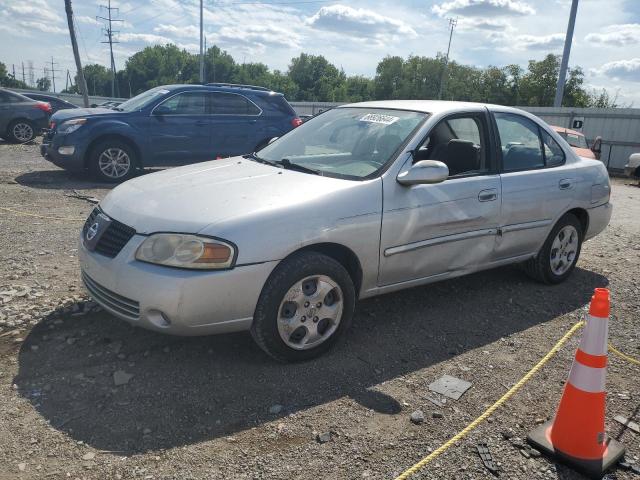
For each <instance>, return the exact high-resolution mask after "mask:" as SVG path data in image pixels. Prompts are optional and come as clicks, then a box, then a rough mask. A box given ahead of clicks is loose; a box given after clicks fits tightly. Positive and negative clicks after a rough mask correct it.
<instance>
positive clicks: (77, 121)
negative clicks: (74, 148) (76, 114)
mask: <svg viewBox="0 0 640 480" xmlns="http://www.w3.org/2000/svg"><path fill="white" fill-rule="evenodd" d="M85 123H87V119H86V118H74V119H73V120H67V121H66V122H63V123H62V124H60V126H59V127H58V133H71V132H75V131H76V130H78V129H79V128H80V127H81V126H82V125H84V124H85Z"/></svg>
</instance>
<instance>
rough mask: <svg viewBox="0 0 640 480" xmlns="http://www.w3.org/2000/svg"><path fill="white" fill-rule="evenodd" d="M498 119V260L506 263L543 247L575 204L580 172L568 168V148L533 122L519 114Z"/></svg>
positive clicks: (504, 115) (509, 114)
mask: <svg viewBox="0 0 640 480" xmlns="http://www.w3.org/2000/svg"><path fill="white" fill-rule="evenodd" d="M494 117H495V121H496V125H497V130H498V135H499V139H500V142H499V143H500V146H501V152H502V155H501V156H502V169H501V175H500V177H501V182H502V213H501V221H500V232H501V235H500V236H499V237H498V238H497V242H496V252H495V256H496V259H497V260H506V259H509V258H514V257H519V256H521V255H528V254H531V253H536V252H537V251H538V249H539V248H540V247H541V246H542V244H543V243H544V240H545V238H546V237H547V235H548V232H549V231H550V230H551V228H552V223H553V222H554V221H556V220H557V219H558V217H559V216H560V215H561V214H562V213H564V212H565V211H566V210H567V208H568V207H569V205H570V203H571V201H572V198H573V192H574V191H575V190H574V183H575V178H574V177H575V169H574V168H573V167H572V166H570V165H565V154H564V152H563V151H562V148H561V147H560V146H559V145H558V144H557V142H556V141H555V140H554V139H553V138H552V137H551V135H549V134H548V133H547V132H545V131H544V130H543V129H541V128H540V127H539V126H538V125H537V124H536V123H534V122H533V121H532V120H530V119H528V118H526V117H524V116H522V115H518V114H513V113H495V114H494Z"/></svg>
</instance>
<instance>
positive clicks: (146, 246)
mask: <svg viewBox="0 0 640 480" xmlns="http://www.w3.org/2000/svg"><path fill="white" fill-rule="evenodd" d="M609 194H610V184H609V177H608V174H607V171H606V169H605V167H604V166H603V164H602V163H601V162H599V161H596V160H588V159H584V158H580V157H578V156H577V155H576V154H575V153H574V152H573V150H572V149H571V147H570V146H569V145H568V144H567V143H566V142H565V141H564V140H563V139H562V138H561V137H560V136H559V135H558V134H556V133H555V132H554V131H553V130H552V129H551V128H549V127H548V126H547V125H546V124H545V123H544V122H542V121H541V120H540V119H538V118H537V117H534V116H533V115H530V114H528V113H526V112H523V111H520V110H517V109H513V108H507V107H500V106H494V105H481V104H472V103H454V102H434V101H381V102H367V103H359V104H353V105H345V106H342V107H339V108H335V109H333V110H329V111H327V112H325V113H323V114H321V115H318V116H316V117H314V118H312V119H311V120H309V121H308V122H306V123H304V124H303V125H302V126H300V127H298V128H296V129H295V130H293V131H291V132H290V133H288V134H286V135H285V136H284V137H281V138H279V139H276V140H275V141H273V142H271V143H270V144H269V145H267V146H266V147H264V148H263V149H262V150H260V151H259V152H257V153H254V154H251V155H245V156H243V157H235V158H228V159H224V160H216V161H212V162H207V163H200V164H196V165H189V166H186V167H181V168H176V169H172V170H165V171H162V172H159V173H154V174H151V175H145V176H142V177H139V178H136V179H133V180H130V181H128V182H126V183H124V184H122V185H120V186H118V187H117V188H115V189H114V190H113V191H112V192H111V193H110V194H109V195H108V196H107V197H106V198H105V199H104V200H103V201H102V202H101V204H100V205H99V207H97V208H96V209H95V210H94V212H93V213H92V214H91V216H90V217H89V219H88V220H87V222H86V224H85V227H84V229H83V232H82V236H81V240H80V262H81V269H82V278H83V280H84V283H85V285H86V287H87V289H88V291H89V292H90V294H91V295H92V297H93V298H94V299H95V300H96V301H97V302H98V303H100V304H101V305H102V306H103V307H104V308H105V309H106V310H108V311H109V312H111V313H112V314H113V315H115V316H117V317H120V318H122V319H123V320H126V321H128V322H130V323H132V324H134V325H139V326H141V327H145V328H149V329H153V330H157V331H161V332H166V333H171V334H177V335H204V334H212V333H224V332H233V331H241V330H249V331H250V332H251V334H252V335H253V338H254V339H255V340H256V342H257V343H258V344H259V345H260V347H262V348H263V349H264V350H265V351H266V352H267V353H268V354H270V355H271V356H272V357H274V358H276V359H278V360H283V361H292V360H304V359H308V358H311V357H314V356H316V355H319V354H321V353H322V352H324V351H326V350H327V349H328V348H330V347H331V346H332V345H333V344H334V343H335V342H336V341H337V340H338V338H339V337H340V336H341V335H342V334H343V333H344V331H345V330H346V329H347V328H348V327H349V324H350V322H351V319H352V317H353V313H354V308H355V306H356V301H357V300H358V299H362V298H367V297H372V296H374V295H379V294H382V293H387V292H391V291H395V290H400V289H403V288H408V287H415V286H418V285H424V284H426V283H429V282H434V281H438V280H443V279H446V278H451V277H456V276H459V275H465V274H467V273H471V272H477V271H479V270H484V269H488V268H493V267H496V266H499V265H505V264H511V263H522V264H524V266H525V271H526V272H527V273H528V274H529V275H531V276H532V277H533V278H535V279H537V280H539V281H541V282H545V283H549V284H555V283H559V282H562V281H563V280H565V279H566V278H567V277H568V276H569V275H570V274H571V272H572V271H573V269H574V267H575V265H576V262H577V260H578V256H579V255H580V248H581V246H582V243H583V242H584V241H585V240H588V239H590V238H592V237H593V236H595V235H597V234H598V233H600V232H601V231H602V230H604V228H605V227H606V226H607V224H608V223H609V219H610V216H611V209H612V207H611V204H610V203H609Z"/></svg>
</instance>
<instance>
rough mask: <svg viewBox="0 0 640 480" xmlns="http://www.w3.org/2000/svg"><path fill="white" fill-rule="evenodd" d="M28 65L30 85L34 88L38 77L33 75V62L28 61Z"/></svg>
mask: <svg viewBox="0 0 640 480" xmlns="http://www.w3.org/2000/svg"><path fill="white" fill-rule="evenodd" d="M27 65H28V68H29V85H31V86H32V87H35V86H36V76H35V74H34V73H33V60H28V61H27Z"/></svg>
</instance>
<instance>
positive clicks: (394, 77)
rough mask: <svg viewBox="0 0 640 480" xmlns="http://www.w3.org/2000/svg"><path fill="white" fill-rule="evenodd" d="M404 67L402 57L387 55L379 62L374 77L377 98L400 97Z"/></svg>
mask: <svg viewBox="0 0 640 480" xmlns="http://www.w3.org/2000/svg"><path fill="white" fill-rule="evenodd" d="M403 67H404V59H403V58H402V57H391V56H387V57H385V58H383V59H382V60H381V61H380V62H379V63H378V66H377V67H376V76H375V79H374V83H375V96H376V99H377V100H392V99H395V98H398V92H399V90H400V87H401V85H402V70H403Z"/></svg>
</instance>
